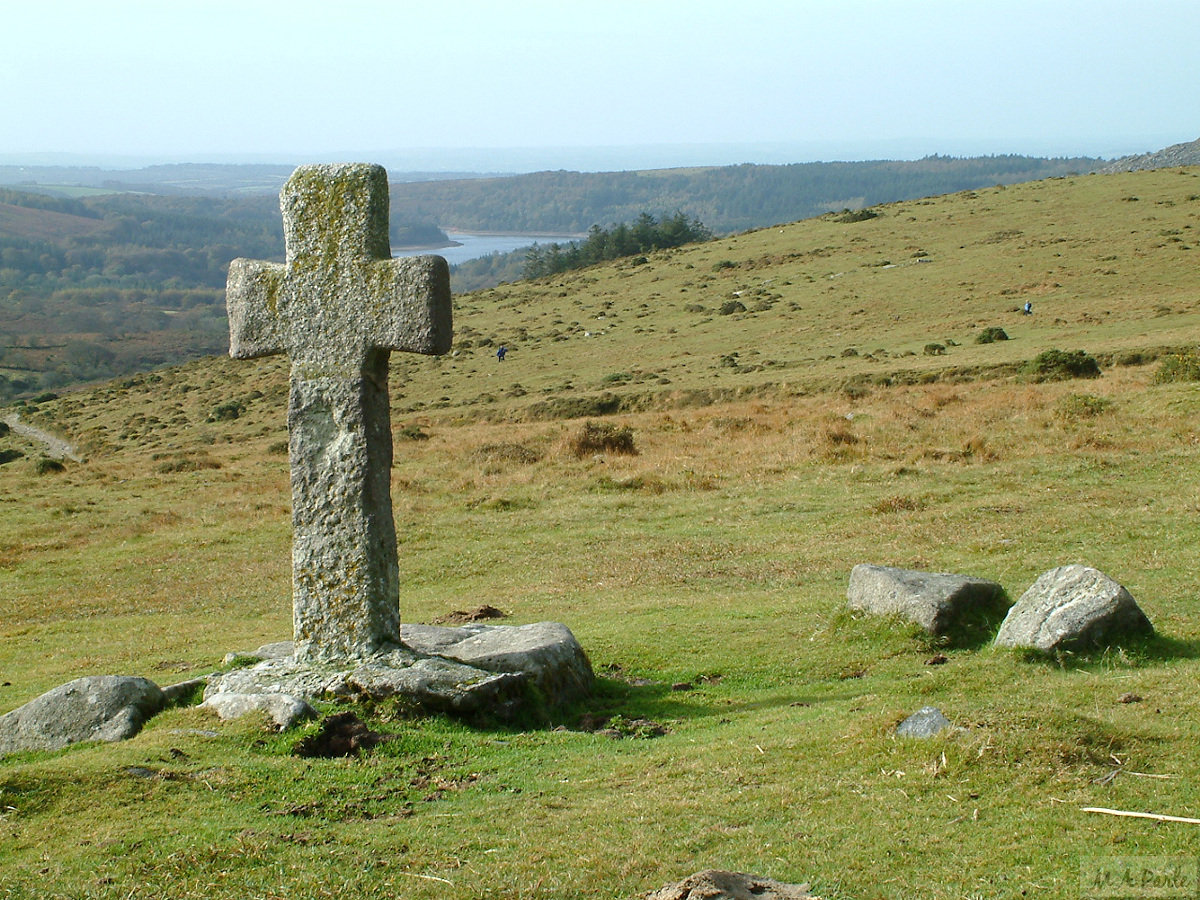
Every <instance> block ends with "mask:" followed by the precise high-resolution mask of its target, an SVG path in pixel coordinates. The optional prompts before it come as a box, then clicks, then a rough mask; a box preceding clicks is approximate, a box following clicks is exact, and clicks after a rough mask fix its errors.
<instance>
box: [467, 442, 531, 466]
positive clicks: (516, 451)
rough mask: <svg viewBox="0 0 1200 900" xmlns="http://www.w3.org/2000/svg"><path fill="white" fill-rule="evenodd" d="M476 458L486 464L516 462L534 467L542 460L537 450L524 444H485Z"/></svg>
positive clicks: (476, 452) (477, 452)
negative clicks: (534, 464)
mask: <svg viewBox="0 0 1200 900" xmlns="http://www.w3.org/2000/svg"><path fill="white" fill-rule="evenodd" d="M475 456H476V457H478V458H479V459H481V460H483V461H485V462H514V463H521V464H522V465H532V464H533V463H535V462H537V461H538V460H540V459H541V458H542V455H541V454H540V453H538V452H537V451H536V450H533V449H531V448H529V447H526V446H525V445H524V444H484V445H483V446H482V447H480V448H479V449H478V450H476V451H475Z"/></svg>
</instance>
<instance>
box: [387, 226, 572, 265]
mask: <svg viewBox="0 0 1200 900" xmlns="http://www.w3.org/2000/svg"><path fill="white" fill-rule="evenodd" d="M448 234H449V236H450V240H452V241H454V242H455V243H456V244H457V245H458V246H455V247H434V248H428V247H415V248H412V247H409V248H404V249H401V250H393V251H392V256H422V255H424V254H426V253H432V254H434V255H435V256H444V257H445V258H446V262H448V263H450V265H452V266H454V265H457V264H458V263H461V262H466V261H467V260H468V259H476V258H478V257H480V256H487V255H488V254H489V253H511V252H512V251H513V250H518V249H520V248H522V247H528V246H530V245H531V244H566V243H568V242H569V241H578V240H582V239H583V238H586V237H587V235H583V234H467V233H465V232H462V231H451V232H448Z"/></svg>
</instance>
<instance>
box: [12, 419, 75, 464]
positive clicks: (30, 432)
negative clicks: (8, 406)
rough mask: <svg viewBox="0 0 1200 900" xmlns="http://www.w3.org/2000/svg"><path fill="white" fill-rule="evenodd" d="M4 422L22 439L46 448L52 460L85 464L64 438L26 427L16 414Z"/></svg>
mask: <svg viewBox="0 0 1200 900" xmlns="http://www.w3.org/2000/svg"><path fill="white" fill-rule="evenodd" d="M4 422H5V424H7V425H8V427H9V428H11V429H12V430H13V431H14V432H15V433H16V434H19V435H20V436H21V437H23V438H27V439H29V440H31V441H36V442H37V443H39V444H42V445H43V446H44V447H45V448H46V451H45V452H46V455H47V456H49V457H50V458H51V459H69V460H71V461H72V462H83V458H82V457H81V456H80V455H79V453H78V452H77V451H76V450H75V447H74V446H73V445H71V444H69V443H67V442H66V441H64V440H63V439H62V438H58V437H55V436H54V435H52V434H47V433H46V432H45V431H42V430H41V429H40V428H34V427H33V426H32V425H26V424H25V423H24V422H22V421H21V417H20V416H19V415H17V414H16V413H9V414H8V415H7V416H5V417H4Z"/></svg>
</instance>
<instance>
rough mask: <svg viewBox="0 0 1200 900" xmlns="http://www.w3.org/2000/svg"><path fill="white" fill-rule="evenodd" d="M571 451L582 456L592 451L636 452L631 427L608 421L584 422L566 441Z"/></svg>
mask: <svg viewBox="0 0 1200 900" xmlns="http://www.w3.org/2000/svg"><path fill="white" fill-rule="evenodd" d="M568 446H569V447H570V450H571V452H572V453H574V454H575V455H576V456H578V457H580V458H582V457H584V456H588V455H590V454H593V453H606V452H607V453H621V454H625V455H627V456H634V455H636V454H637V448H636V447H634V444H633V429H632V428H630V427H629V426H628V425H613V424H612V423H610V422H591V421H588V422H584V423H583V427H582V428H581V429H580V430H579V432H578V433H577V434H576V435H575V436H574V437H572V438H571V439H570V440H569V441H568Z"/></svg>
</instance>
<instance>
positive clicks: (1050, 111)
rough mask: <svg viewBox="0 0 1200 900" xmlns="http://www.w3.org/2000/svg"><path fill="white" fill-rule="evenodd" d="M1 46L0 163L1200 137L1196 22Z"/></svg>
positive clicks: (927, 11)
mask: <svg viewBox="0 0 1200 900" xmlns="http://www.w3.org/2000/svg"><path fill="white" fill-rule="evenodd" d="M0 33H3V35H4V41H3V43H4V49H3V52H2V53H0V99H2V109H3V115H2V117H0V157H11V156H12V155H13V154H30V153H37V152H60V153H74V154H88V155H99V154H105V155H112V154H125V155H130V156H138V157H143V158H145V157H159V158H162V159H174V160H180V159H195V160H199V159H208V158H214V157H216V156H219V155H229V156H234V157H247V158H249V157H252V156H260V157H262V156H265V157H268V158H276V159H277V160H278V161H281V162H292V161H316V160H317V159H324V158H339V157H341V158H352V157H353V158H363V159H365V158H375V157H380V156H384V155H392V156H394V155H395V154H396V153H397V152H399V151H408V150H414V149H417V148H457V149H463V148H518V147H521V148H545V147H550V148H564V151H563V159H564V165H563V167H571V166H570V165H569V160H568V157H570V155H571V154H570V153H568V152H566V151H567V150H568V149H569V148H582V147H589V146H596V145H600V146H607V147H630V146H635V145H653V144H658V145H684V144H702V145H737V149H731V150H730V152H733V153H735V154H736V153H737V152H741V148H743V147H747V146H748V145H764V146H762V147H760V148H759V151H761V155H769V152H776V153H779V152H782V153H785V154H787V153H791V154H792V156H793V157H794V159H795V161H801V159H802V157H803V158H809V159H816V158H824V159H832V158H843V159H850V158H868V157H879V156H882V155H888V156H898V155H902V156H903V157H905V158H914V157H917V156H921V155H925V154H927V153H935V152H940V153H949V154H959V155H964V154H974V153H1006V152H1023V153H1032V154H1038V155H1091V156H1116V155H1121V154H1124V153H1131V152H1141V151H1146V150H1154V149H1159V148H1161V147H1163V146H1166V145H1167V144H1171V143H1178V142H1181V141H1190V140H1195V139H1196V138H1198V137H1200V90H1198V89H1197V87H1198V85H1200V51H1198V49H1197V48H1200V2H1197V0H1086V2H1084V0H1078V2H1067V0H997V2H977V0H907V2H900V0H559V2H554V3H549V2H542V0H457V2H455V0H444V2H439V0H428V2H412V0H379V2H377V0H330V2H313V0H278V2H277V0H10V2H7V3H5V4H4V5H3V6H2V7H0ZM765 145H775V146H774V150H773V151H769V150H768V148H767V147H766V146H765ZM888 147H892V148H896V149H895V150H893V151H892V152H891V153H885V152H883V151H885V150H886V148H888ZM759 151H752V150H746V151H745V155H746V159H745V160H744V161H772V162H774V161H780V160H777V159H769V160H768V159H763V160H758V159H751V158H750V157H751V155H752V154H753V152H759ZM710 152H712V153H716V152H717V148H710ZM442 155H443V156H445V157H446V158H447V159H449V158H452V157H454V154H451V153H444V154H442ZM544 155H545V154H543V156H544ZM550 155H551V156H553V154H550ZM432 157H433V158H436V157H437V154H436V153H435V154H432ZM685 161H686V162H696V161H700V160H695V159H690V160H683V159H682V158H681V163H682V162H685ZM713 161H714V162H727V161H741V160H715V159H714V160H713Z"/></svg>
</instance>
